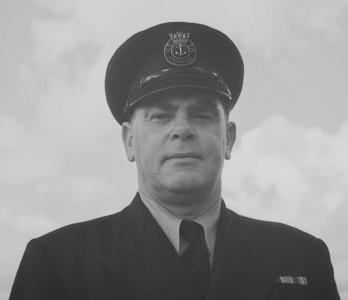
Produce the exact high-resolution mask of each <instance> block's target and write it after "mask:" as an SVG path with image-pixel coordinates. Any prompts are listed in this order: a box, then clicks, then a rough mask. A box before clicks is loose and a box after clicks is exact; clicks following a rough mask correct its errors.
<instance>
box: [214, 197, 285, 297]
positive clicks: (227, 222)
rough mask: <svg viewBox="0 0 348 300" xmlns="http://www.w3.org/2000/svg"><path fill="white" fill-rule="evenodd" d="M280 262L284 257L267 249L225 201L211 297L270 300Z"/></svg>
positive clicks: (219, 227)
mask: <svg viewBox="0 0 348 300" xmlns="http://www.w3.org/2000/svg"><path fill="white" fill-rule="evenodd" d="M280 262H281V257H280V256H279V255H276V254H272V253H269V252H266V251H264V250H263V249H262V247H260V245H258V242H256V239H254V238H253V236H252V234H251V233H250V232H248V229H247V228H246V227H245V224H243V222H242V221H241V220H240V216H238V215H237V214H235V213H233V212H232V211H229V210H227V209H226V207H225V205H224V203H223V204H222V207H221V216H220V221H219V226H218V232H217V240H216V246H215V255H214V264H213V271H212V281H211V288H210V292H209V295H208V298H207V299H211V300H212V299H248V300H252V299H255V300H256V299H257V300H261V299H267V298H266V297H267V295H268V294H269V293H270V291H271V288H272V286H273V285H274V282H275V280H276V278H277V274H278V270H279V268H280V267H279V266H280Z"/></svg>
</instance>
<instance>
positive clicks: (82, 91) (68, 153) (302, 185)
mask: <svg viewBox="0 0 348 300" xmlns="http://www.w3.org/2000/svg"><path fill="white" fill-rule="evenodd" d="M166 21H191V22H198V23H204V24H207V25H210V26H212V27H215V28H217V29H219V30H221V31H223V32H224V33H226V34H227V35H228V36H230V37H231V39H232V40H233V41H234V42H235V44H236V45H237V47H238V48H239V50H240V52H241V54H242V57H243V60H244V64H245V81H244V87H243V91H242V94H241V97H240V99H239V101H238V103H237V105H236V106H235V108H234V110H233V111H232V114H231V120H233V121H234V122H235V123H236V124H237V135H238V136H237V142H236V145H235V147H234V149H233V152H232V159H231V160H230V161H226V162H225V166H224V171H223V197H224V200H225V201H226V204H227V206H228V207H229V208H231V209H233V210H235V211H236V212H238V213H241V214H244V215H247V216H250V217H254V218H258V219H266V220H273V221H279V222H283V223H287V224H289V225H292V226H295V227H297V228H300V229H302V230H305V231H307V232H309V233H311V234H313V235H315V236H317V237H320V238H322V239H323V240H324V241H325V242H326V243H327V245H328V247H329V249H330V254H331V259H332V263H333V266H334V270H335V277H336V281H337V284H338V288H339V291H340V294H341V298H342V299H348V255H347V254H346V252H347V246H348V235H347V234H346V232H345V230H347V228H348V218H347V217H346V216H347V215H348V203H347V196H348V158H347V153H348V116H347V112H348V97H347V90H348V79H347V78H348V74H347V70H348V42H347V41H348V2H347V1H345V0H331V1H324V0H301V1H300V0H282V1H279V0H278V1H275V0H259V1H252V0H228V1H227V0H225V1H224V0H216V1H205V2H204V1H187V0H177V1H175V2H173V1H166V0H149V1H132V0H129V1H118V0H99V1H82V0H74V1H72V0H69V1H68V0H63V1H62V0H61V1H49V0H32V1H29V0H21V1H20V0H13V1H6V0H5V1H1V2H0V38H1V47H0V63H1V68H0V168H1V169H0V170H1V172H0V238H1V241H2V242H1V244H0V265H1V269H2V271H1V273H0V299H6V298H7V297H8V295H9V292H10V288H11V285H12V282H13V279H14V276H15V273H16V270H17V268H18V265H19V262H20V259H21V257H22V255H23V251H24V249H25V246H26V244H27V243H28V241H29V240H30V239H32V238H34V237H38V236H40V235H42V234H44V233H46V232H48V231H51V230H53V229H56V228H59V227H61V226H64V225H66V224H70V223H74V222H79V221H84V220H88V219H91V218H96V217H99V216H102V215H106V214H110V213H113V212H116V211H119V210H120V209H122V208H123V207H125V206H126V205H127V204H128V203H129V202H130V201H131V199H132V197H133V196H134V194H135V192H136V190H137V183H136V182H137V179H136V168H135V165H134V163H130V162H128V161H127V159H126V156H125V153H124V149H123V145H122V143H121V137H120V126H119V125H118V124H117V123H116V121H115V120H114V119H113V118H112V115H111V113H110V111H109V109H108V107H107V104H106V100H105V94H104V76H105V69H106V65H107V63H108V60H109V59H110V57H111V56H112V54H113V53H114V51H115V50H116V48H117V47H118V46H119V45H120V44H121V43H122V42H124V41H125V39H127V38H128V37H129V36H131V35H132V34H134V33H135V32H137V31H139V30H142V29H145V28H147V27H150V26H152V25H156V24H158V23H161V22H166Z"/></svg>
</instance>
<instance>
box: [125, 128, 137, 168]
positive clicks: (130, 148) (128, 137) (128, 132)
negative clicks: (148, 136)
mask: <svg viewBox="0 0 348 300" xmlns="http://www.w3.org/2000/svg"><path fill="white" fill-rule="evenodd" d="M122 141H123V145H124V148H125V150H126V155H127V159H128V160H129V161H130V162H133V161H135V151H134V135H133V126H132V124H130V123H128V122H124V123H123V124H122Z"/></svg>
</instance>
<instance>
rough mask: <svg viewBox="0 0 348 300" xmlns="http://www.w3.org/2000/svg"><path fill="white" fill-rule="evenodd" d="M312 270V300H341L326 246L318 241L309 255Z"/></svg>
mask: <svg viewBox="0 0 348 300" xmlns="http://www.w3.org/2000/svg"><path fill="white" fill-rule="evenodd" d="M308 257H309V262H310V263H309V268H310V269H311V280H310V283H309V284H310V299H313V300H339V299H340V296H339V294H338V290H337V286H336V282H335V278H334V271H333V267H332V264H331V259H330V254H329V250H328V248H327V246H326V244H325V243H324V242H323V241H322V240H320V239H317V240H316V244H315V247H314V248H312V249H311V251H310V253H308Z"/></svg>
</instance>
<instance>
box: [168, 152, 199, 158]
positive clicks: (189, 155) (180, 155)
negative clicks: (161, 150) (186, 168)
mask: <svg viewBox="0 0 348 300" xmlns="http://www.w3.org/2000/svg"><path fill="white" fill-rule="evenodd" d="M199 158H202V156H201V155H199V154H197V153H192V152H187V153H174V154H171V155H168V156H166V158H165V160H169V159H199Z"/></svg>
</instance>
